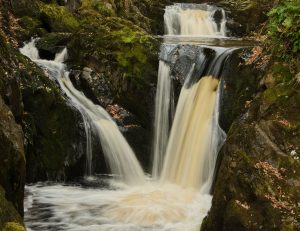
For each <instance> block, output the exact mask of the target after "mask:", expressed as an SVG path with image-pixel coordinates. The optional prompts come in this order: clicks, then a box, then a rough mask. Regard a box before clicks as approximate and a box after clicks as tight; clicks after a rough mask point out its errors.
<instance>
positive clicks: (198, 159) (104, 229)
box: [20, 4, 232, 231]
mask: <svg viewBox="0 0 300 231" xmlns="http://www.w3.org/2000/svg"><path fill="white" fill-rule="evenodd" d="M164 19H165V28H166V34H167V36H199V37H200V36H206V37H209V36H210V37H225V36H226V27H225V24H226V16H225V12H224V10H223V9H220V8H217V7H212V6H209V5H205V4H202V5H197V4H174V5H173V6H168V7H167V8H166V12H165V16H164ZM35 42H36V41H35V40H32V41H31V42H29V43H27V44H25V46H24V47H23V48H21V49H20V51H21V53H22V54H24V55H26V56H28V57H29V58H30V59H32V60H33V61H34V62H36V63H37V64H38V65H39V66H41V67H42V68H43V69H44V70H45V72H46V73H48V75H49V77H50V78H52V79H53V80H55V81H57V82H58V84H59V86H60V88H61V90H62V91H63V92H64V93H65V94H66V95H67V97H68V99H69V100H70V103H71V104H72V105H73V106H74V107H75V108H76V109H77V110H78V111H80V113H81V114H82V118H83V121H84V125H85V131H86V139H87V147H86V152H87V175H92V174H93V170H92V167H91V166H92V164H91V163H92V161H93V156H92V145H91V142H92V138H91V137H92V136H91V134H92V133H93V132H95V133H96V134H97V135H98V138H99V139H100V142H101V145H102V148H103V151H104V156H105V158H106V160H107V162H108V163H109V167H110V169H111V173H112V175H111V176H100V177H95V178H93V179H86V181H85V182H84V184H78V185H74V184H73V185H71V184H69V185H68V184H58V183H49V182H48V183H40V184H35V185H28V186H26V196H25V223H26V226H27V228H28V230H34V231H35V230H36V231H37V230H39V231H43V230H55V231H57V230H78V231H79V230H80V231H93V230H95V231H96V230H97V231H99V230H101V231H127V230H128V231H182V230H186V231H199V230H200V226H201V223H202V220H203V218H204V217H205V216H206V214H207V212H208V210H209V209H210V207H211V199H212V198H211V195H210V194H209V193H210V190H211V185H212V182H213V176H214V171H215V164H216V159H217V154H218V151H219V149H220V147H221V146H222V144H223V142H224V140H225V138H226V135H225V133H224V132H223V131H222V129H221V128H220V127H219V124H218V120H219V98H220V97H221V96H220V95H221V86H222V81H221V80H220V79H218V78H219V77H220V73H221V72H222V67H223V64H224V62H225V61H226V57H227V55H228V54H229V53H230V52H231V50H232V49H228V48H212V49H213V51H214V57H213V58H211V59H210V60H208V59H207V58H206V56H205V54H204V53H203V52H202V50H201V52H200V53H199V54H198V56H197V57H198V58H197V60H198V61H199V62H200V64H199V63H196V62H194V63H192V64H191V65H190V67H189V68H188V70H187V72H186V74H185V75H184V82H183V86H182V89H181V93H180V95H179V98H178V103H177V106H176V111H175V110H173V108H174V91H173V85H172V82H173V80H172V78H173V77H172V75H173V74H172V73H173V69H174V67H173V66H172V62H173V61H172V60H173V59H175V58H174V56H172V55H171V58H168V57H167V56H168V55H169V54H171V53H172V50H173V47H174V46H173V44H163V45H164V47H165V48H166V49H167V50H169V51H170V52H169V53H168V54H166V58H165V59H162V58H161V60H160V64H159V74H158V84H157V93H156V100H155V103H156V108H155V122H154V127H155V132H154V133H155V134H154V142H153V145H154V146H153V150H154V151H153V152H154V153H153V169H152V174H151V176H149V177H148V176H147V175H146V174H145V173H144V172H143V170H142V168H141V165H140V164H139V162H138V161H137V159H136V157H135V155H134V153H133V151H132V149H131V148H130V147H129V145H128V144H127V142H126V140H125V139H124V137H123V136H122V134H121V133H120V131H119V129H118V127H117V125H116V124H115V122H114V121H113V120H112V119H111V117H110V116H109V114H108V113H107V112H106V111H105V110H104V109H103V108H101V107H100V106H98V105H95V104H93V103H92V102H91V101H90V100H89V99H87V98H86V97H85V95H84V94H83V93H81V92H79V91H78V90H77V89H75V88H74V86H73V84H72V82H71V81H70V79H69V73H68V71H67V69H66V66H65V65H64V64H63V62H64V61H65V60H66V59H67V50H66V49H64V50H62V51H61V52H60V53H58V54H57V55H56V57H55V60H52V61H51V60H42V59H40V58H39V55H38V51H37V49H36V48H35ZM162 49H163V46H162ZM179 56H180V54H179ZM200 77H201V78H200ZM174 111H175V113H174ZM92 180H93V182H92ZM83 185H84V186H83ZM95 185H96V186H95Z"/></svg>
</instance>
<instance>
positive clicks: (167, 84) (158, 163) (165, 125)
mask: <svg viewBox="0 0 300 231" xmlns="http://www.w3.org/2000/svg"><path fill="white" fill-rule="evenodd" d="M157 81H158V83H157V93H156V99H155V122H154V127H155V130H154V146H153V148H154V159H153V166H152V175H153V177H154V178H155V179H158V178H159V176H160V172H161V169H162V166H163V159H164V154H165V151H166V148H167V144H168V139H169V129H170V122H171V121H170V110H171V104H172V101H173V97H172V96H173V94H172V92H171V78H170V67H169V66H168V65H167V64H166V63H165V62H163V61H160V62H159V70H158V80H157Z"/></svg>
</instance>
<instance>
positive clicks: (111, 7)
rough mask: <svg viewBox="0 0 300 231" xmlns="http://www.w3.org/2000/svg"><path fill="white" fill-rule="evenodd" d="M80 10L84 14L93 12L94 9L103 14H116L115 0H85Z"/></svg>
mask: <svg viewBox="0 0 300 231" xmlns="http://www.w3.org/2000/svg"><path fill="white" fill-rule="evenodd" d="M79 11H81V14H83V15H84V14H91V13H92V12H93V11H96V12H97V13H100V14H101V15H103V16H116V12H115V11H116V6H115V4H114V1H113V0H112V1H110V0H105V1H98V0H85V1H82V4H81V7H80V8H79Z"/></svg>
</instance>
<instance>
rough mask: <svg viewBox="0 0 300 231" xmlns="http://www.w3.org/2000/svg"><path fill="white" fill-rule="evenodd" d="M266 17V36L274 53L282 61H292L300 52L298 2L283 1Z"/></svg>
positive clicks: (299, 3) (299, 13)
mask: <svg viewBox="0 0 300 231" xmlns="http://www.w3.org/2000/svg"><path fill="white" fill-rule="evenodd" d="M268 16H269V31H268V35H269V37H270V38H271V41H272V43H273V44H272V47H273V49H274V51H275V52H279V53H281V55H282V58H284V59H287V60H288V59H292V58H293V57H295V56H296V55H297V53H298V52H300V1H299V0H294V1H284V2H283V3H282V4H280V5H278V6H277V7H275V8H273V9H272V10H271V11H270V12H269V13H268Z"/></svg>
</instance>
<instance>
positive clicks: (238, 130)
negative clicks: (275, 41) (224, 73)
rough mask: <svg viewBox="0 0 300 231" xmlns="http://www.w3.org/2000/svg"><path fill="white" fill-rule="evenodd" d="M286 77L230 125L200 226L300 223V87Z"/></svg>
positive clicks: (205, 230)
mask: <svg viewBox="0 0 300 231" xmlns="http://www.w3.org/2000/svg"><path fill="white" fill-rule="evenodd" d="M276 65H278V64H275V66H274V65H272V67H271V68H270V72H269V73H268V74H267V75H276V74H278V72H277V73H274V70H277V68H278V67H276ZM277 77H278V78H279V76H277ZM287 77H288V76H286V75H281V80H282V81H281V83H279V84H277V85H276V86H274V87H271V88H268V89H267V90H265V91H264V92H262V93H261V94H259V96H257V97H256V99H255V100H253V101H252V102H251V103H250V106H249V109H248V111H247V112H246V113H245V115H244V116H243V117H242V118H241V119H239V120H237V121H236V122H235V123H234V124H233V125H232V127H231V129H230V131H229V134H228V139H227V141H226V143H225V145H224V147H223V149H222V151H221V153H220V155H221V157H223V159H222V162H221V166H220V169H219V172H218V174H217V182H216V185H215V188H214V193H213V195H214V197H213V205H212V208H211V211H210V212H209V215H208V217H207V218H206V219H205V220H204V222H203V225H202V229H201V230H202V231H215V230H219V231H227V230H228V231H229V230H230V231H233V230H238V231H240V230H299V229H300V217H299V214H300V210H299V208H300V207H299V201H300V197H299V195H300V194H299V193H300V182H299V179H300V172H299V169H300V162H299V158H300V146H299V145H300V136H299V135H300V104H299V103H300V88H299V85H298V83H297V81H296V80H291V81H286V82H285V81H284V80H285V79H286V78H287Z"/></svg>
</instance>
